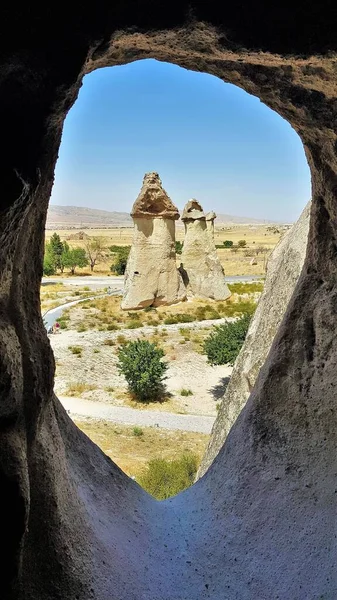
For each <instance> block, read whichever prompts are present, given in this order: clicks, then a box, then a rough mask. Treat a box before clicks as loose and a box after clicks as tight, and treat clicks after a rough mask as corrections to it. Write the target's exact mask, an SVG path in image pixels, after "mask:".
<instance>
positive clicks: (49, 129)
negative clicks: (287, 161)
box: [0, 0, 337, 600]
mask: <svg viewBox="0 0 337 600" xmlns="http://www.w3.org/2000/svg"><path fill="white" fill-rule="evenodd" d="M1 11H2V13H1V18H0V24H1V25H0V26H1V28H2V31H1V36H0V45H1V53H0V54H1V71H0V84H1V94H0V109H1V110H0V115H1V125H2V126H1V142H2V147H3V148H4V152H3V155H2V160H1V165H0V166H1V178H0V181H1V188H2V194H1V208H0V210H1V214H0V259H1V260H0V281H1V286H0V396H1V402H0V484H1V494H0V531H1V536H0V550H1V554H2V563H1V582H0V595H1V598H2V599H4V600H8V599H9V598H10V599H11V600H28V599H29V600H32V599H34V600H46V599H48V600H56V599H61V598H62V600H63V599H65V598H67V600H75V599H79V598H80V599H81V600H89V599H90V600H93V599H95V600H106V599H107V598H109V599H110V598H118V600H139V599H140V598H142V597H143V598H146V600H158V598H160V599H165V600H168V599H170V600H171V599H172V598H175V599H177V600H185V599H186V598H188V600H206V598H208V599H209V598H211V599H212V600H219V599H221V600H222V599H223V598H224V596H225V595H226V596H227V597H228V598H229V599H230V600H248V599H249V600H267V599H268V600H270V599H273V600H274V599H275V600H276V598H279V599H280V600H293V599H294V598H296V600H316V599H317V598H320V597H321V598H334V597H335V594H336V563H337V547H336V537H335V531H334V529H335V527H334V526H335V521H336V501H337V500H336V497H337V495H336V487H337V486H336V472H337V458H336V445H337V428H336V422H337V403H336V383H337V382H336V364H337V336H336V302H337V289H336V281H337V260H336V239H337V186H336V179H337V126H336V123H337V85H336V59H335V53H336V51H337V38H336V12H335V6H334V4H333V3H331V2H330V3H323V5H322V4H318V3H315V2H306V3H297V4H296V3H294V5H293V7H292V10H291V11H289V10H288V9H287V7H286V6H285V5H284V4H283V3H281V2H278V3H276V2H268V3H267V2H254V3H251V2H247V1H246V0H244V1H243V2H242V3H241V4H240V7H238V6H237V4H236V3H234V2H232V3H217V4H215V3H205V2H203V3H201V2H196V1H194V0H193V1H192V3H191V2H184V1H182V2H180V3H179V5H177V4H176V3H172V2H167V3H159V2H157V3H153V2H152V3H151V4H149V3H148V2H146V1H143V0H141V1H140V3H138V4H137V5H135V4H134V3H131V2H129V0H125V2H123V3H102V2H97V3H91V4H85V3H82V4H81V10H80V11H79V10H78V6H76V5H72V4H71V3H69V5H68V6H67V10H66V13H65V12H64V11H61V10H59V7H58V6H56V5H55V6H54V5H40V4H38V3H35V4H34V3H26V4H21V5H20V7H19V8H18V5H17V4H14V3H12V4H10V3H3V5H2V8H1ZM140 58H155V59H157V60H161V61H167V62H174V63H175V64H178V65H180V66H182V67H185V68H187V69H192V70H196V71H198V72H200V71H204V72H208V73H211V74H212V75H215V76H217V77H219V78H221V79H222V80H223V81H226V82H230V83H234V84H236V85H239V86H240V87H242V88H243V89H245V90H246V91H247V92H249V93H250V94H253V95H255V96H256V97H258V98H260V100H261V101H262V102H264V103H265V104H266V105H267V106H269V107H270V108H272V109H273V110H275V111H276V112H277V113H278V114H280V115H281V116H282V117H283V118H285V119H286V120H288V121H289V123H290V124H291V125H292V127H293V128H294V130H295V131H296V132H297V133H298V134H299V136H300V137H301V140H302V142H303V144H304V147H305V152H306V156H307V159H308V162H309V166H310V170H311V176H312V209H311V222H310V230H309V238H308V250H307V256H306V260H305V263H304V266H303V270H302V274H301V276H300V279H299V281H298V284H297V286H296V290H295V292H294V294H293V296H292V298H291V301H290V304H289V306H288V309H287V311H286V314H285V316H284V319H283V321H282V323H281V325H280V327H279V329H278V332H277V334H276V337H275V339H274V342H273V346H272V349H271V351H270V353H269V355H268V359H267V361H266V363H265V365H264V367H263V368H262V369H261V371H260V374H259V376H258V378H257V381H256V383H255V386H254V389H253V392H252V394H251V396H250V398H249V400H248V402H247V404H246V406H245V408H244V409H243V410H242V412H241V413H240V415H239V417H238V419H237V421H236V422H235V424H234V426H233V427H232V429H231V431H230V433H229V435H228V438H227V440H226V442H225V444H224V445H223V447H222V449H221V450H220V452H219V454H218V456H217V458H216V459H215V460H214V462H213V464H212V466H211V468H210V469H209V470H208V472H207V473H206V475H205V476H204V477H202V478H201V479H200V480H199V481H198V482H197V483H196V484H195V485H194V486H193V487H192V488H190V489H189V490H187V491H186V492H184V493H182V494H180V495H178V496H177V497H176V498H174V499H172V500H170V501H167V502H163V503H158V502H155V501H154V500H153V499H151V498H150V497H149V496H147V495H146V494H145V492H143V491H142V490H141V489H140V488H139V487H138V486H137V484H136V483H135V482H134V481H132V480H130V479H129V478H127V477H126V476H125V475H124V474H123V473H122V472H121V471H120V469H118V467H116V465H114V464H113V462H112V461H110V460H109V459H108V458H107V457H106V456H105V455H104V454H103V453H102V452H101V451H100V450H99V449H98V448H97V447H96V446H95V444H93V443H92V442H90V440H89V439H88V438H87V437H86V436H85V435H84V434H82V433H81V432H80V431H79V430H78V429H77V428H76V426H75V425H74V423H72V422H71V420H70V418H69V417H68V415H67V414H66V413H65V411H64V410H63V409H62V407H61V405H60V403H59V401H58V399H57V398H56V397H55V396H54V394H53V376H54V367H55V365H54V359H53V354H52V351H51V348H50V345H49V342H48V339H47V336H46V333H45V330H44V327H43V322H42V319H41V314H40V304H39V288H40V281H41V276H42V259H43V248H44V243H43V242H44V225H45V219H46V213H47V207H48V201H49V197H50V193H51V189H52V184H53V177H54V169H55V163H56V159H57V155H58V150H59V144H60V140H61V134H62V126H63V122H64V119H65V116H66V114H67V112H68V110H69V109H70V108H71V106H72V104H73V103H74V101H75V100H76V97H77V94H78V91H79V88H80V85H81V79H82V77H83V75H85V74H86V73H89V72H90V71H93V70H94V69H96V68H99V67H107V66H110V67H111V66H114V65H122V64H125V63H127V62H130V61H132V60H137V59H140ZM121 209H122V207H121Z"/></svg>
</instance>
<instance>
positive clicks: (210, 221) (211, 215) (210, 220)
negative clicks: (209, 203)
mask: <svg viewBox="0 0 337 600" xmlns="http://www.w3.org/2000/svg"><path fill="white" fill-rule="evenodd" d="M205 219H206V227H207V231H208V233H209V235H210V236H211V238H212V240H214V221H215V219H216V214H215V212H214V210H211V211H210V212H208V213H207V215H206V217H205Z"/></svg>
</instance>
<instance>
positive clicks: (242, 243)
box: [238, 240, 247, 248]
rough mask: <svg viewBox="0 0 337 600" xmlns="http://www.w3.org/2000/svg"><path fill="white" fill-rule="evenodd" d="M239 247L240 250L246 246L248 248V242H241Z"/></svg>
mask: <svg viewBox="0 0 337 600" xmlns="http://www.w3.org/2000/svg"><path fill="white" fill-rule="evenodd" d="M238 246H239V248H244V247H245V246H247V242H246V240H239V241H238Z"/></svg>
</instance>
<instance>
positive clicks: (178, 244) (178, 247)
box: [175, 240, 184, 254]
mask: <svg viewBox="0 0 337 600" xmlns="http://www.w3.org/2000/svg"><path fill="white" fill-rule="evenodd" d="M183 246H184V244H183V242H179V241H178V240H177V241H176V243H175V247H176V254H181V253H182V251H183Z"/></svg>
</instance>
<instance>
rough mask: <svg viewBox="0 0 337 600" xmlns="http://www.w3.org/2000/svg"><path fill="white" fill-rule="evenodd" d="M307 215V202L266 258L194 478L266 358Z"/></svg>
mask: <svg viewBox="0 0 337 600" xmlns="http://www.w3.org/2000/svg"><path fill="white" fill-rule="evenodd" d="M309 217H310V203H309V204H307V206H306V207H305V209H304V210H303V212H302V214H301V216H300V218H299V219H298V221H297V223H295V224H294V225H293V226H292V228H291V229H290V230H289V231H288V232H287V233H286V235H284V237H283V238H282V239H281V240H280V241H279V243H278V244H277V246H276V247H275V248H274V250H273V252H272V254H271V255H270V257H269V260H268V264H267V273H266V280H265V284H264V289H263V293H262V295H261V298H260V300H259V303H258V306H257V309H256V311H255V314H254V317H253V319H252V321H251V324H250V327H249V330H248V332H247V336H246V340H245V343H244V345H243V346H242V348H241V352H240V354H239V356H238V357H237V359H236V361H235V364H234V367H233V372H232V375H231V378H230V381H229V383H228V386H227V388H226V392H225V395H224V397H223V399H222V401H221V405H220V409H219V411H218V415H217V418H216V421H215V423H214V426H213V430H212V434H211V439H210V441H209V444H208V447H207V450H206V452H205V455H204V457H203V460H202V464H201V466H200V469H199V472H198V477H201V476H202V475H203V474H204V473H205V472H206V471H207V469H208V468H209V466H210V465H211V464H212V462H213V460H214V458H215V457H216V455H217V454H218V452H219V450H220V449H221V447H222V446H223V444H224V442H225V440H226V437H227V435H228V433H229V431H230V429H231V427H232V425H233V424H234V423H235V421H236V419H237V417H238V416H239V414H240V412H241V410H242V409H243V407H244V406H245V404H246V402H247V400H248V398H249V395H250V393H251V391H252V389H253V387H254V385H255V381H256V379H257V376H258V374H259V371H260V368H261V367H262V365H263V364H264V362H265V360H266V358H267V355H268V352H269V350H270V348H271V345H272V342H273V339H274V337H275V334H276V332H277V330H278V328H279V325H280V323H281V321H282V319H283V317H284V314H285V311H286V309H287V306H288V304H289V300H290V298H291V296H292V294H293V292H294V289H295V286H296V284H297V281H298V278H299V276H300V273H301V270H302V267H303V264H304V259H305V254H306V249H307V241H308V231H309Z"/></svg>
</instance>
